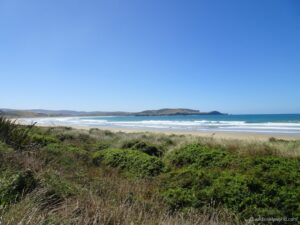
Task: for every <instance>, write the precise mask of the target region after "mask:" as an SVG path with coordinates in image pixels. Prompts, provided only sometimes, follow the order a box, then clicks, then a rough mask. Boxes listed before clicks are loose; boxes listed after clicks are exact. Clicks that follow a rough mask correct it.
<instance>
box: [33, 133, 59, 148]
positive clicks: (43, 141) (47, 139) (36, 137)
mask: <svg viewBox="0 0 300 225" xmlns="http://www.w3.org/2000/svg"><path fill="white" fill-rule="evenodd" d="M31 140H32V142H34V143H37V144H39V145H41V146H46V145H48V144H51V143H57V142H58V140H57V139H56V138H55V137H52V136H49V135H42V134H33V135H31Z"/></svg>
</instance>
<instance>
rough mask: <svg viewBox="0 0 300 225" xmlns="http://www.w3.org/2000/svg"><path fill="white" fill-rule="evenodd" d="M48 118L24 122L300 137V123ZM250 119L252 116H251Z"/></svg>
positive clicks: (163, 118)
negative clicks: (255, 133) (294, 135)
mask: <svg viewBox="0 0 300 225" xmlns="http://www.w3.org/2000/svg"><path fill="white" fill-rule="evenodd" d="M174 118H175V117H156V118H155V119H153V117H104V116H103V117H48V118H31V119H30V118H29V119H20V120H19V121H20V122H21V123H24V124H31V123H33V122H37V123H38V124H40V125H51V126H87V127H125V128H126V127H128V128H150V129H165V130H166V129H167V130H190V131H230V132H257V133H282V134H284V133H286V134H297V135H300V121H281V122H280V121H275V122H273V121H264V122H249V121H243V120H240V121H239V120H228V118H226V117H222V119H224V118H225V119H227V120H208V119H202V120H199V119H197V118H194V117H178V118H177V119H176V120H175V119H174ZM249 118H250V116H249Z"/></svg>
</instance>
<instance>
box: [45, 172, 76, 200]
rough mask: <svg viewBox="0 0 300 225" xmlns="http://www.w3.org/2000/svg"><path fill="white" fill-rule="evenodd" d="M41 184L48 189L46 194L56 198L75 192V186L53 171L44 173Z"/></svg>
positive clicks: (68, 195) (65, 196)
mask: <svg viewBox="0 0 300 225" xmlns="http://www.w3.org/2000/svg"><path fill="white" fill-rule="evenodd" d="M42 184H43V186H44V187H46V188H47V190H48V192H47V195H48V196H49V195H53V196H55V198H56V199H64V198H67V197H70V196H73V195H75V194H76V193H77V189H76V187H75V186H74V185H73V184H72V183H71V182H68V181H67V180H66V179H64V178H63V177H62V176H60V175H59V174H57V173H56V172H55V171H51V172H48V173H46V174H45V176H44V178H43V180H42Z"/></svg>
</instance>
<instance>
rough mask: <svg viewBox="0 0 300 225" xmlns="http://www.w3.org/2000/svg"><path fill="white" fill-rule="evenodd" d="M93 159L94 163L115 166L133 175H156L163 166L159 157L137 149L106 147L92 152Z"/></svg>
mask: <svg viewBox="0 0 300 225" xmlns="http://www.w3.org/2000/svg"><path fill="white" fill-rule="evenodd" d="M93 161H94V163H95V164H96V165H100V164H104V165H107V166H111V167H115V168H118V169H120V170H121V171H123V172H127V173H129V174H131V175H133V176H135V177H145V176H156V175H158V174H159V173H161V172H162V171H163V168H164V165H163V163H162V162H161V160H160V159H158V158H157V157H154V156H149V155H147V154H146V153H143V152H140V151H137V150H123V149H106V150H103V151H99V152H96V153H94V155H93Z"/></svg>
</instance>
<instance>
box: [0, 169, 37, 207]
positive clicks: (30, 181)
mask: <svg viewBox="0 0 300 225" xmlns="http://www.w3.org/2000/svg"><path fill="white" fill-rule="evenodd" d="M36 185H37V181H36V179H35V178H34V176H33V173H32V171H30V170H27V171H24V172H21V173H15V174H2V176H1V177H0V206H1V205H2V206H3V205H4V206H5V205H9V204H10V203H14V202H17V201H18V200H19V199H20V197H21V196H24V195H25V194H27V193H29V192H31V191H32V190H33V189H34V188H35V187H36Z"/></svg>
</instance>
